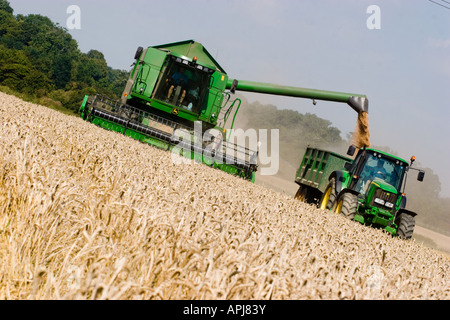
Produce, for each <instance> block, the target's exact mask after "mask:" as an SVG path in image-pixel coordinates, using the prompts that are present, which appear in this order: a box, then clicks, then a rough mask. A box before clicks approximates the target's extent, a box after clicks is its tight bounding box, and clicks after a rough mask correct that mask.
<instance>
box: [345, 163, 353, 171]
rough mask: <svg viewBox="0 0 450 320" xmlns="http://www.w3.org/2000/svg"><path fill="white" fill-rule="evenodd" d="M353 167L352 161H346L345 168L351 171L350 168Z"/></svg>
mask: <svg viewBox="0 0 450 320" xmlns="http://www.w3.org/2000/svg"><path fill="white" fill-rule="evenodd" d="M351 167H352V164H351V163H350V162H346V163H344V168H345V170H347V171H350V168H351Z"/></svg>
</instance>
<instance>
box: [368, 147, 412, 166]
mask: <svg viewBox="0 0 450 320" xmlns="http://www.w3.org/2000/svg"><path fill="white" fill-rule="evenodd" d="M366 150H368V151H373V152H378V153H381V154H383V155H385V156H387V157H389V158H392V159H395V160H399V161H402V162H404V163H406V164H407V165H409V163H408V161H406V160H405V159H402V158H400V157H397V156H394V155H393V154H390V153H387V152H384V151H381V150H378V149H374V148H366Z"/></svg>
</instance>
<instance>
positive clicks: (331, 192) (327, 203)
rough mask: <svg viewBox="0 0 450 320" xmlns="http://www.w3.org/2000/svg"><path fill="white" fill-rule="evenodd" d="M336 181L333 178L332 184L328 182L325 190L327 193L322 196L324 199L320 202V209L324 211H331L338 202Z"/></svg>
mask: <svg viewBox="0 0 450 320" xmlns="http://www.w3.org/2000/svg"><path fill="white" fill-rule="evenodd" d="M335 184H336V180H335V179H334V178H331V180H330V182H328V185H327V187H326V188H325V192H324V193H323V194H322V197H321V199H320V202H319V208H320V209H322V210H330V209H331V207H332V206H333V204H334V201H335V200H336V188H335Z"/></svg>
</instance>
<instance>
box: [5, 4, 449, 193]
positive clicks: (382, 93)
mask: <svg viewBox="0 0 450 320" xmlns="http://www.w3.org/2000/svg"><path fill="white" fill-rule="evenodd" d="M434 1H436V2H439V3H440V4H442V5H445V6H447V7H448V8H450V4H449V3H446V2H445V1H442V0H434ZM449 2H450V1H449ZM10 4H11V6H12V7H13V9H14V14H30V13H37V14H42V15H45V16H48V17H49V18H50V19H52V21H54V22H58V23H59V24H60V25H61V26H64V27H66V26H67V24H66V21H67V18H68V17H69V16H70V14H68V13H67V12H66V11H67V8H68V7H69V6H70V5H77V6H78V7H79V8H80V13H81V15H80V17H81V21H80V22H81V24H80V27H81V29H74V30H69V32H70V33H71V34H72V36H73V38H74V39H75V40H77V42H78V45H79V48H80V49H81V51H83V52H87V51H89V50H90V49H97V50H99V51H101V52H103V54H104V55H105V58H106V61H107V62H108V64H109V65H110V66H111V67H113V68H118V69H125V70H129V68H130V65H131V63H132V62H133V56H134V52H135V51H136V48H137V47H138V46H143V47H145V46H152V45H158V44H163V43H169V42H175V41H181V40H187V39H195V40H197V41H199V42H201V43H202V44H203V45H204V46H205V47H206V48H207V49H208V51H209V52H210V53H211V54H212V55H213V56H214V57H215V58H216V60H217V61H218V62H219V63H220V64H221V66H222V67H223V68H224V69H225V70H226V71H227V73H228V74H229V76H230V77H231V78H236V79H241V80H253V81H261V82H270V83H278V84H282V85H289V86H298V87H306V88H315V89H324V90H332V91H343V92H352V93H361V94H366V95H367V97H368V98H369V102H370V105H369V116H370V117H369V120H370V132H371V142H372V144H374V145H382V146H389V147H391V148H392V149H393V150H395V151H397V152H398V153H399V155H400V156H402V157H403V158H406V159H409V157H410V156H411V155H413V154H414V155H415V156H416V158H417V162H418V163H419V164H420V165H421V166H423V167H429V168H431V169H432V170H433V171H434V173H436V174H438V175H439V178H440V181H441V184H442V192H441V195H442V196H446V197H450V169H449V165H448V164H447V161H446V160H447V159H449V158H450V148H449V145H450V143H449V140H448V139H449V137H450V126H449V125H448V123H449V120H450V9H447V8H444V7H443V6H440V5H438V4H436V3H433V2H431V1H429V0H383V1H381V0H379V1H376V0H369V1H366V0H339V1H337V0H321V1H318V0H227V1H217V0H209V1H207V0H191V1H185V0H164V1H160V0H153V1H152V0H147V1H144V0H129V1H122V0H121V1H118V0H110V1H107V0H90V1H87V0H34V1H32V0H10ZM370 5H377V6H378V7H379V8H380V27H381V29H378V30H377V29H375V30H370V29H368V28H367V24H366V22H367V19H369V17H370V16H371V14H368V13H367V8H368V7H369V6H370ZM246 96H247V97H248V99H249V101H255V100H258V101H260V102H261V103H272V104H274V105H276V106H278V107H279V108H287V109H294V110H297V111H299V112H301V113H306V112H310V113H314V114H317V115H318V116H319V117H322V118H325V119H327V120H330V121H331V122H332V123H333V125H334V126H336V127H337V128H339V129H340V130H341V132H342V134H343V136H344V137H345V135H346V133H348V132H351V131H353V130H354V126H355V121H356V113H355V112H354V111H353V110H352V109H351V108H349V107H348V106H347V105H344V104H338V103H333V102H320V101H319V102H318V104H317V105H316V106H313V105H312V103H311V101H309V100H305V99H296V98H287V97H278V96H276V97H275V96H268V95H260V94H246ZM425 178H426V177H425Z"/></svg>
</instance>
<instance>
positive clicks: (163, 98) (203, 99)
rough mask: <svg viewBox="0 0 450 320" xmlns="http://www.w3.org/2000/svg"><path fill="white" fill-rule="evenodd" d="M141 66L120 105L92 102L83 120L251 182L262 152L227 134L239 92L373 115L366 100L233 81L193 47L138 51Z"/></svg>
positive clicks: (137, 62)
mask: <svg viewBox="0 0 450 320" xmlns="http://www.w3.org/2000/svg"><path fill="white" fill-rule="evenodd" d="M134 59H135V62H134V64H133V69H132V70H131V73H130V77H129V79H128V81H127V84H126V86H125V89H124V91H123V95H122V98H121V101H113V100H111V99H109V98H107V97H102V96H100V95H97V96H95V97H89V96H85V97H84V100H83V103H82V105H81V108H80V111H81V116H82V118H83V119H85V120H87V121H90V122H92V123H94V124H96V125H98V126H101V127H103V128H105V129H108V130H113V131H117V132H120V133H123V134H124V135H127V136H130V137H132V138H134V139H137V140H139V141H142V142H145V143H148V144H151V145H153V146H156V147H159V148H163V149H167V150H171V151H172V152H176V153H180V154H181V155H183V156H184V157H187V158H189V159H193V160H195V161H196V162H202V163H204V164H207V165H209V166H211V167H215V168H218V169H220V170H223V171H226V172H228V173H231V174H234V175H237V176H240V177H243V178H245V179H248V180H251V181H254V178H255V172H256V171H257V167H258V165H257V157H258V152H257V150H250V149H249V148H246V147H245V146H240V145H238V144H235V143H234V142H233V141H231V139H230V140H228V137H227V134H226V130H225V127H226V124H227V121H228V118H229V116H230V115H231V114H232V113H233V112H234V116H233V121H232V123H231V127H230V130H231V129H233V126H234V120H235V117H236V114H237V112H238V110H239V107H240V104H241V100H240V99H238V98H235V99H231V95H232V94H234V93H235V92H236V91H246V92H255V93H264V94H272V95H282V96H289V97H299V98H307V99H313V100H325V101H335V102H341V103H347V104H348V105H349V106H350V107H351V108H352V109H354V110H355V111H356V112H357V113H358V115H359V116H358V118H359V117H360V115H366V116H367V112H368V99H367V97H366V96H365V95H360V94H351V93H342V92H332V91H324V90H316V89H305V88H297V87H289V86H280V85H276V84H268V83H260V82H253V81H244V80H235V79H230V78H229V77H228V75H227V73H226V72H225V70H224V69H223V68H222V67H221V66H220V65H219V63H218V62H217V61H216V60H215V59H214V58H213V57H212V56H211V55H210V54H209V52H208V51H207V50H206V49H205V48H204V47H203V45H202V44H200V43H198V42H195V41H194V40H187V41H181V42H175V43H169V44H164V45H157V46H152V47H148V48H145V49H144V48H143V47H139V48H138V49H137V51H136V54H135V56H134ZM363 144H368V142H366V143H363ZM361 147H363V146H361Z"/></svg>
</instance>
